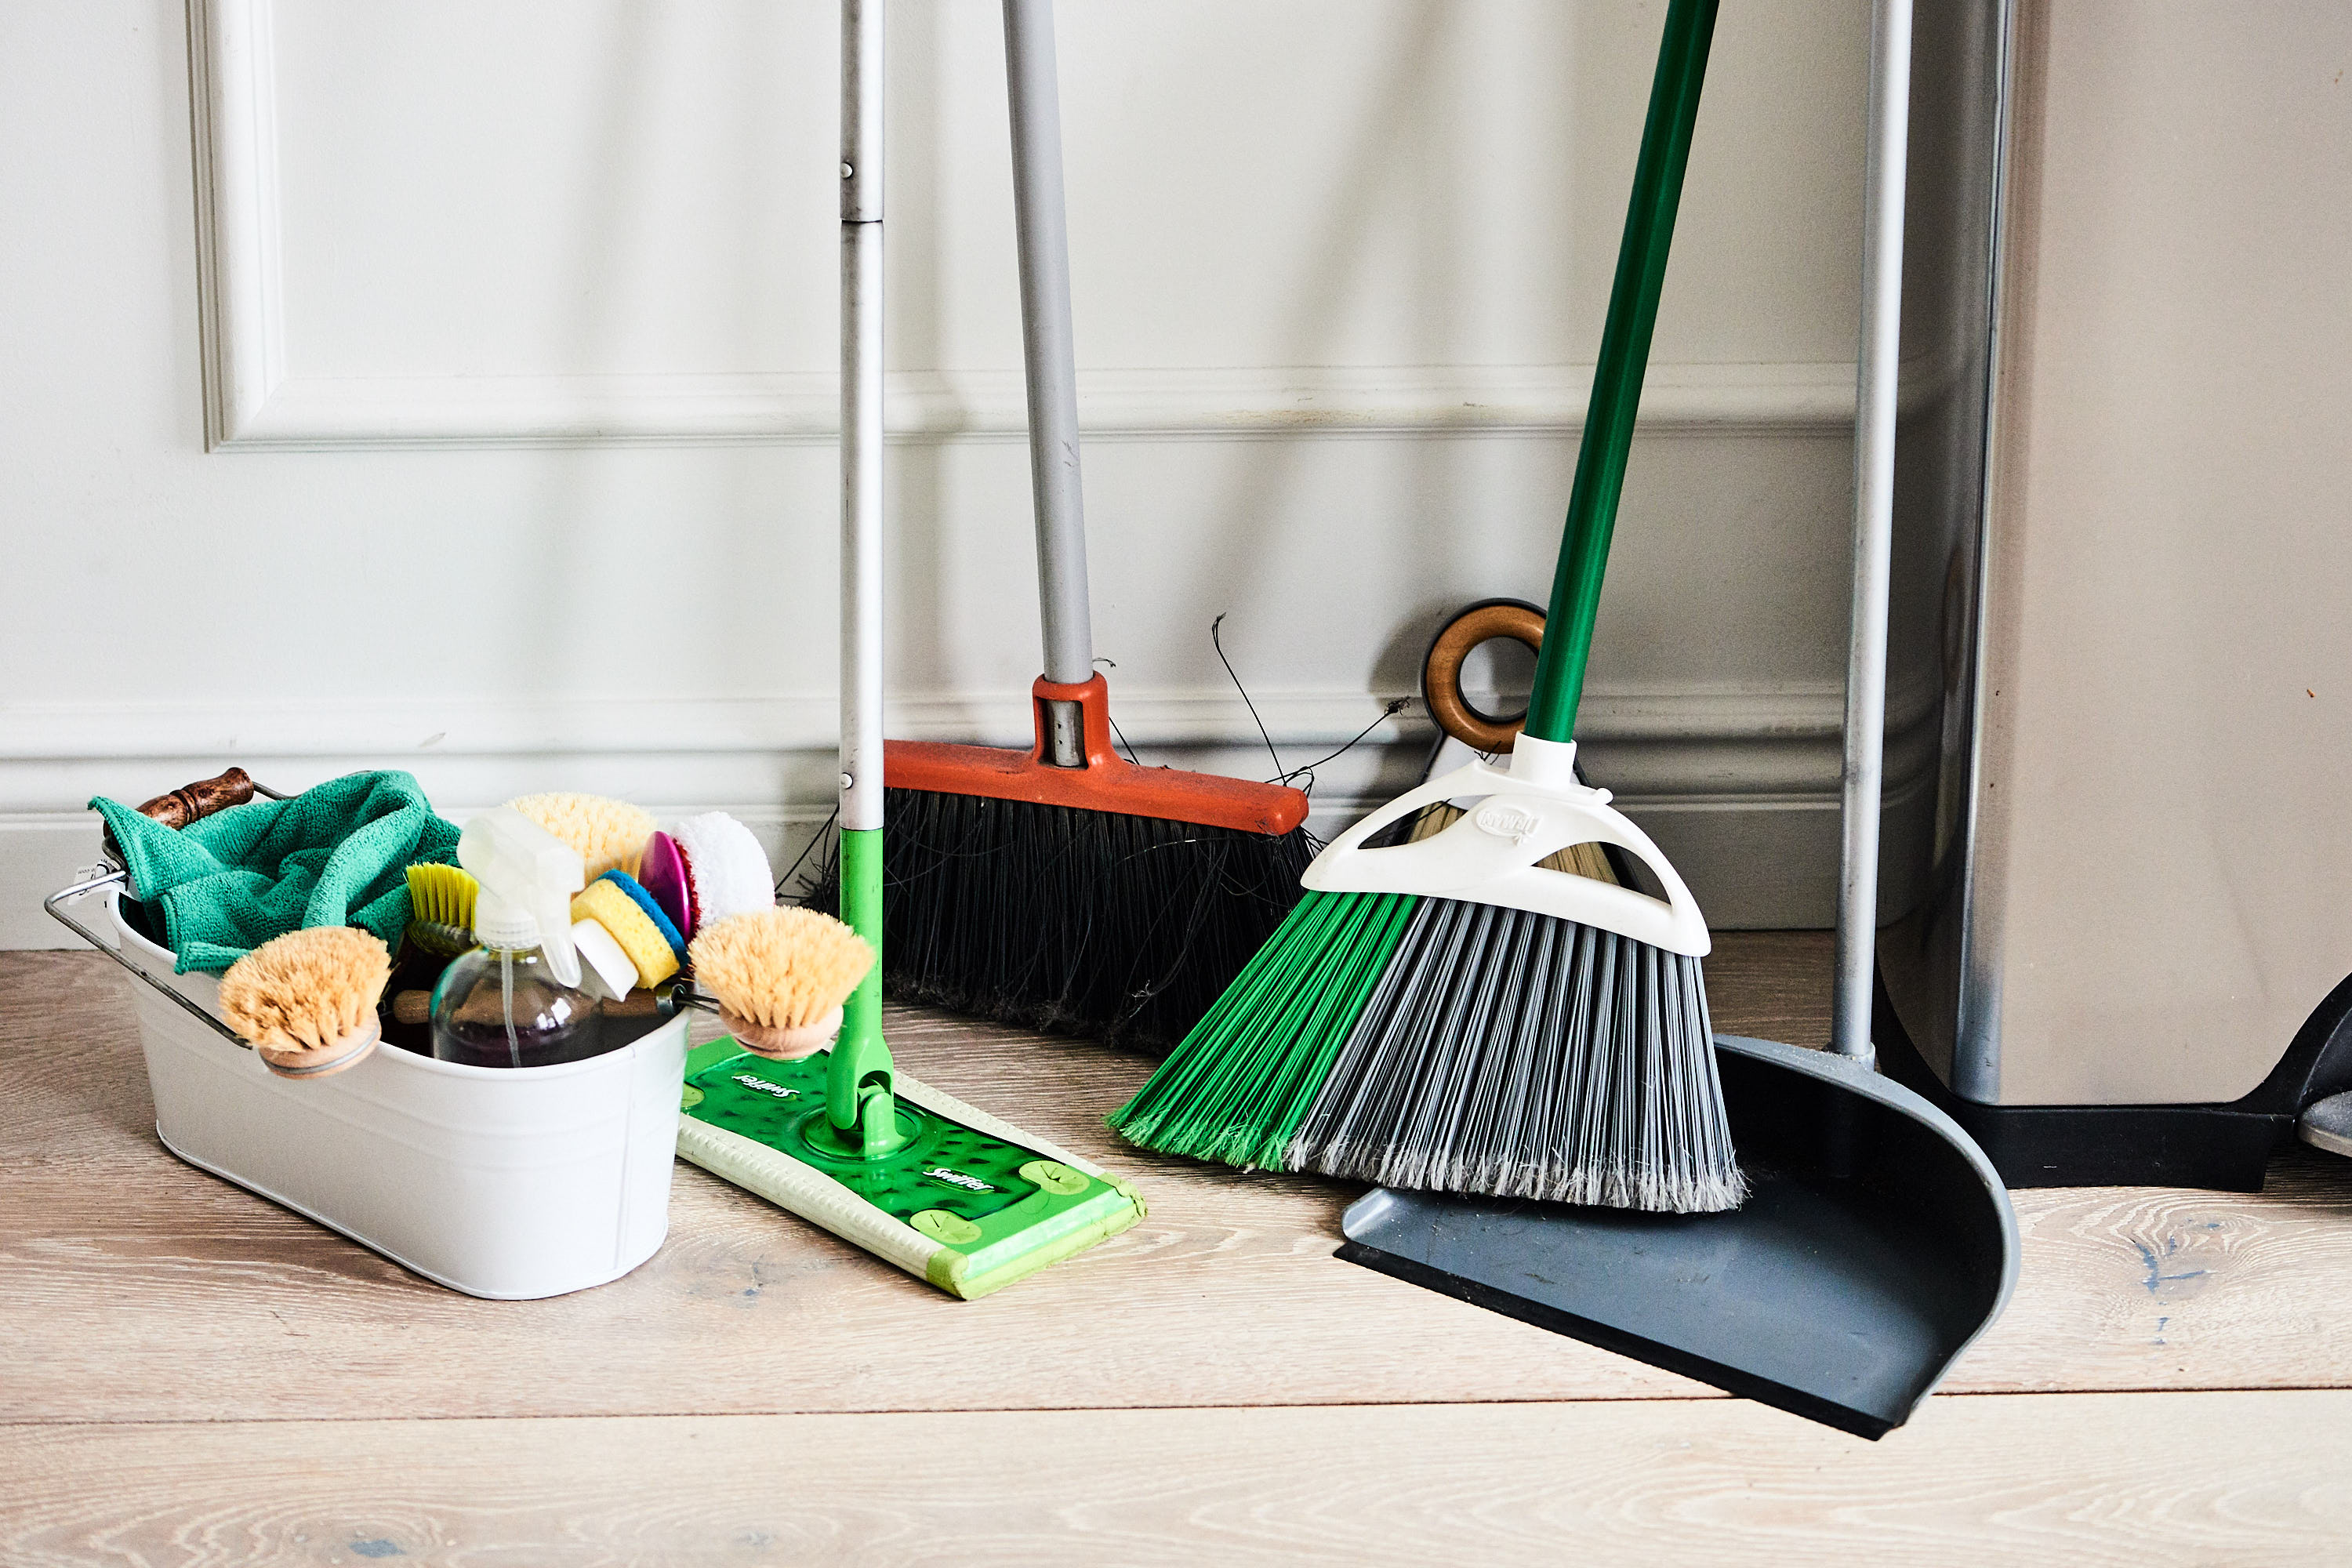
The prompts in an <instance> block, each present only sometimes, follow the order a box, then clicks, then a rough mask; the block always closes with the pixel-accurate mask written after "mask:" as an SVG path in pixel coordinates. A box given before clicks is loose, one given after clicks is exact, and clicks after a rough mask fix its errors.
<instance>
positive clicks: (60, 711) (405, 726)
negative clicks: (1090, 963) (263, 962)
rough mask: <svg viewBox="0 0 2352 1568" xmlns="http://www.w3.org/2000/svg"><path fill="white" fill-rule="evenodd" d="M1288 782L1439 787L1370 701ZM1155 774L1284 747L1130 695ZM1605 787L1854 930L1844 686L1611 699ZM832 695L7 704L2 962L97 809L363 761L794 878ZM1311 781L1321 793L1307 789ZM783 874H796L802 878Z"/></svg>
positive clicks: (1672, 835) (993, 737)
mask: <svg viewBox="0 0 2352 1568" xmlns="http://www.w3.org/2000/svg"><path fill="white" fill-rule="evenodd" d="M1255 696H1256V706H1257V710H1258V715H1259V717H1260V718H1262V719H1263V720H1264V721H1265V726H1266V729H1267V731H1269V732H1270V734H1271V736H1272V743H1273V745H1274V746H1275V747H1276V749H1277V751H1278V753H1279V756H1280V760H1281V761H1280V765H1281V766H1282V767H1284V768H1291V767H1296V766H1297V765H1299V764H1300V763H1307V762H1309V761H1313V760H1315V759H1317V758H1318V757H1322V756H1324V755H1325V754H1326V753H1328V752H1332V751H1334V750H1336V749H1338V748H1339V747H1340V746H1342V745H1343V744H1344V743H1345V742H1348V741H1349V740H1350V739H1351V738H1353V737H1355V736H1357V735H1358V734H1359V733H1360V732H1361V731H1365V730H1366V727H1367V725H1370V732H1369V733H1368V734H1366V735H1365V736H1364V738H1363V740H1362V742H1361V743H1360V744H1359V745H1357V746H1356V747H1354V748H1353V749H1352V750H1349V751H1348V752H1345V754H1343V755H1342V756H1340V757H1339V758H1338V759H1337V760H1334V761H1329V762H1326V763H1324V764H1323V765H1322V766H1321V767H1319V768H1318V770H1317V773H1316V779H1315V787H1314V791H1313V803H1314V809H1313V814H1312V815H1311V816H1309V818H1308V826H1309V828H1310V829H1311V830H1312V831H1314V832H1316V833H1318V834H1319V835H1321V836H1323V837H1329V836H1330V835H1332V834H1334V833H1336V832H1338V831H1339V829H1340V828H1341V827H1343V826H1346V825H1347V824H1349V822H1352V821H1354V820H1355V819H1356V817H1357V816H1360V815H1361V814H1362V813H1363V812H1364V811H1366V810H1369V809H1370V808H1371V807H1372V806H1374V805H1378V804H1380V803H1381V802H1382V801H1385V800H1388V799H1391V798H1392V797H1394V796H1395V795H1397V794H1399V793H1401V792H1402V790H1403V789H1405V788H1406V787H1409V786H1410V784H1412V783H1413V782H1415V781H1416V780H1417V779H1418V777H1419V770H1420V768H1421V767H1422V765H1423V762H1424V760H1425V758H1426V755H1427V752H1428V744H1429V735H1430V731H1429V729H1428V726H1427V723H1426V721H1425V720H1424V719H1423V718H1422V717H1421V716H1420V715H1419V714H1418V712H1417V711H1416V710H1414V709H1412V707H1410V706H1408V707H1407V708H1405V709H1404V710H1401V711H1399V712H1396V713H1394V714H1391V715H1389V716H1388V717H1386V718H1383V717H1382V716H1381V715H1382V710H1383V708H1384V707H1385V706H1386V705H1387V700H1386V699H1384V698H1383V697H1382V696H1381V695H1380V694H1376V693H1368V692H1363V691H1353V692H1335V691H1267V692H1263V693H1257V694H1255ZM1027 710H1028V700H1027V696H1026V693H1024V692H1017V691H1009V692H972V693H948V694H934V695H926V696H919V697H912V698H908V699H905V700H894V701H893V702H892V704H891V706H890V732H891V733H892V734H894V735H899V736H903V737H906V738H908V739H942V740H944V739H966V740H976V741H980V742H983V743H989V744H996V745H1009V744H1021V743H1024V742H1025V740H1026V737H1025V735H1024V734H1023V733H1022V732H1021V731H1020V725H1021V723H1022V722H1023V721H1024V716H1025V715H1026V713H1027ZM1119 721H1120V725H1121V729H1122V731H1123V732H1124V734H1125V736H1126V738H1127V740H1128V741H1129V742H1131V744H1132V745H1133V746H1134V747H1135V748H1136V749H1137V752H1138V754H1139V758H1140V760H1141V761H1143V762H1145V763H1151V764H1166V765H1171V766H1177V767H1192V768H1199V769H1202V770H1203V771H1208V772H1216V773H1231V774H1234V775H1235V776H1245V777H1264V776H1266V775H1267V774H1268V773H1272V772H1274V771H1275V769H1276V763H1275V761H1274V760H1273V759H1271V758H1269V757H1268V755H1267V752H1266V749H1265V748H1266V744H1267V742H1265V740H1264V738H1262V737H1261V736H1259V735H1258V734H1257V733H1256V731H1255V726H1254V725H1253V724H1252V723H1251V722H1250V716H1249V713H1248V710H1246V709H1244V707H1243V706H1242V704H1241V702H1240V701H1239V700H1238V699H1237V698H1235V697H1234V695H1233V694H1232V693H1231V691H1230V690H1226V691H1223V692H1219V691H1214V690H1194V691H1185V690H1176V691H1157V692H1154V691H1132V692H1122V693H1121V695H1120V700H1119ZM1580 732H1581V742H1580V743H1581V744H1582V745H1583V748H1584V751H1583V756H1584V759H1585V761H1586V764H1587V767H1588V769H1589V771H1590V773H1591V776H1592V777H1593V778H1594V779H1595V780H1596V782H1599V783H1601V784H1606V785H1607V786H1609V787H1610V788H1612V789H1613V790H1615V791H1616V792H1617V795H1618V800H1619V804H1620V805H1622V807H1623V808H1624V809H1625V811H1626V812H1627V814H1628V815H1629V816H1632V817H1633V819H1634V820H1635V821H1637V822H1639V823H1641V824H1642V825H1643V827H1644V828H1645V829H1647V830H1648V831H1649V832H1650V833H1651V834H1652V835H1653V836H1654V837H1656V839H1657V840H1658V842H1659V845H1660V846H1661V847H1663V848H1664V850H1665V852H1666V854H1667V856H1668V858H1670V859H1672V860H1673V861H1674V863H1675V867H1676V868H1677V869H1678V870H1680V871H1681V872H1682V874H1683V876H1684V878H1685V880H1687V881H1688V882H1689V883H1690V885H1691V888H1692V890H1693V892H1694V893H1695V894H1696V896H1697V898H1698V900H1699V902H1700V905H1701V907H1702V908H1703V909H1705V910H1706V912H1707V915H1708V919H1709V921H1710V922H1711V923H1712V924H1714V925H1716V926H1717V927H1718V928H1722V929H1754V928H1773V927H1804V926H1820V925H1826V924H1829V923H1830V922H1831V921H1832V914H1833V910H1834V898H1835V879H1836V864H1837V780H1838V750H1837V747H1838V742H1837V733H1838V699H1837V694H1836V693H1835V692H1834V691H1833V690H1831V689H1814V688H1777V689H1763V690H1723V689H1683V690H1647V689H1645V690H1620V691H1595V692H1592V693H1589V694H1588V696H1587V699H1586V702H1585V709H1584V714H1583V719H1582V723H1581V731H1580ZM834 736H835V717H834V710H833V704H832V700H831V699H830V697H829V696H828V697H824V698H819V697H784V698H776V699H763V700H749V699H747V700H733V699H700V700H693V699H688V700H660V701H656V700H590V699H550V700H529V701H497V702H484V701H476V700H460V701H451V700H440V701H436V700H375V701H352V702H339V703H326V702H313V703H269V702H244V703H216V704H210V705H203V704H168V705H167V704H147V703H110V704H89V703H84V704H72V705H68V704H11V705H8V706H6V707H0V947H43V946H58V945H69V944H70V942H71V941H72V939H71V937H70V935H69V933H68V932H67V931H65V930H64V929H63V928H62V927H60V926H58V924H57V923H56V922H55V921H49V920H47V919H46V918H45V917H44V916H43V915H42V914H41V912H40V909H39V904H40V900H41V899H42V898H43V897H44V896H46V895H47V893H49V892H52V891H54V890H55V889H58V888H60V887H63V886H65V885H66V884H67V883H68V881H70V880H71V879H72V877H73V874H74V872H75V871H76V870H77V869H79V868H81V867H82V866H86V865H88V864H89V862H90V861H91V860H92V859H94V858H95V857H96V855H97V845H98V838H97V829H96V826H95V822H94V819H93V818H92V817H91V816H89V813H88V812H87V811H86V810H85V809H84V807H85V803H86V802H87V801H88V800H89V797H90V796H92V795H110V796H112V797H113V798H115V799H118V800H126V801H138V800H142V799H145V798H146V797H148V796H149V795H155V794H159V793H161V792H162V791H163V790H166V789H170V788H173V787H175V786H176V785H179V784H184V783H187V782H188V781H189V780H191V779H196V778H202V777H205V776H207V775H208V774H210V773H216V772H218V771H219V770H220V768H222V767H223V766H225V765H226V764H227V763H232V762H234V763H241V764H243V765H244V766H246V767H247V768H248V769H250V770H251V771H252V772H253V773H254V775H255V776H256V777H257V778H259V779H261V780H263V781H264V782H265V783H268V784H275V785H276V786H277V787H278V788H281V789H287V790H296V789H301V788H305V787H308V786H309V785H310V784H316V783H318V782H320V781H321V780H323V779H327V778H331V777H334V776H336V775H337V774H339V773H346V772H351V771H353V770H356V769H360V768H380V767H399V768H405V769H407V770H408V771H410V772H412V773H415V774H416V776H417V778H418V780H419V781H420V782H421V783H422V784H424V786H425V791H426V793H427V794H428V795H430V796H431V797H432V798H433V799H434V800H435V801H436V803H438V804H439V805H441V807H442V809H443V810H444V811H445V812H446V813H448V814H449V815H452V816H458V817H462V816H465V815H467V813H468V812H469V811H471V810H473V809H476V808H478V806H479V805H482V804H486V803H496V802H498V801H500V800H504V799H508V798H509V797H510V796H512V795H517V794H520V793H523V792H526V791H530V790H537V789H558V788H560V789H579V790H588V791H593V792H595V793H598V794H605V795H619V796H622V797H625V798H626V799H630V800H635V801H637V802H639V803H640V804H642V805H646V807H647V808H648V809H650V810H652V811H654V812H655V813H656V815H657V816H665V817H673V816H685V815H688V814H689V813H691V812H695V811H701V810H714V809H717V810H728V811H731V812H733V813H735V814H736V815H737V816H741V817H742V818H743V819H744V820H745V821H746V822H748V823H750V824H751V826H752V827H753V828H754V830H755V831H757V832H759V833H760V834H761V837H763V838H765V839H767V840H768V842H769V847H770V848H771V851H772V852H776V853H781V854H782V856H783V860H784V861H786V862H788V861H789V860H790V859H791V858H793V856H795V855H797V854H798V853H799V852H800V850H801V848H802V847H803V846H804V845H805V844H806V843H807V841H808V839H809V837H811V836H812V835H813V834H814V832H815V831H816V829H817V828H818V827H819V826H821V825H822V824H823V823H824V821H825V819H826V818H827V816H829V814H830V812H831V808H832V797H833V793H834V789H835V776H836V773H837V769H836V764H835V760H834V756H833V751H832V748H833V745H834V743H835V742H834ZM1302 782H1303V781H1302ZM779 869H780V870H781V869H782V862H780V864H779Z"/></svg>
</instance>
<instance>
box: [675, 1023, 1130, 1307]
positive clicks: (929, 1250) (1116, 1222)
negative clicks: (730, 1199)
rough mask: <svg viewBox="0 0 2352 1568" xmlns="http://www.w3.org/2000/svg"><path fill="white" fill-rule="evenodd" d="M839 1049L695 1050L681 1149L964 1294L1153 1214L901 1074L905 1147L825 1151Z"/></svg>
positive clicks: (728, 1045)
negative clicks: (790, 1053)
mask: <svg viewBox="0 0 2352 1568" xmlns="http://www.w3.org/2000/svg"><path fill="white" fill-rule="evenodd" d="M831 1056H832V1053H831V1052H830V1051H819V1052H818V1053H817V1054H815V1055H814V1056H811V1057H803V1058H801V1059H799V1060H797V1061H777V1060H774V1059H772V1058H767V1057H761V1056H755V1055H752V1054H751V1052H748V1051H746V1050H744V1049H743V1048H742V1047H740V1046H739V1045H738V1044H736V1042H735V1041H734V1039H733V1038H732V1037H722V1038H720V1039H717V1040H713V1041H711V1042H710V1043H709V1044H708V1045H705V1046H701V1047H697V1048H696V1050H695V1051H694V1053H693V1054H692V1055H691V1056H689V1057H688V1058H687V1063H686V1092H685V1096H684V1100H685V1111H686V1114H685V1115H684V1116H683V1117H681V1118H680V1119H679V1121H678V1136H677V1152H678V1153H679V1154H680V1155H682V1156H684V1157H685V1158H686V1159H688V1160H691V1161H693V1162H694V1163H696V1164H698V1165H699V1166H701V1167H702V1168H703V1169H704V1170H706V1171H709V1173H711V1174H713V1175H715V1176H719V1177H720V1178H722V1179H724V1180H726V1181H730V1182H732V1183H734V1184H736V1185H737V1186H739V1187H742V1188H744V1189H745V1190H746V1191H749V1192H754V1193H757V1194H760V1195H761V1197H763V1198H766V1199H767V1200H768V1201H769V1202H771V1203H772V1204H775V1205H779V1206H780V1207H782V1208H787V1209H790V1210H791V1211H792V1212H793V1213H794V1214H796V1215H800V1216H801V1217H802V1218H803V1219H806V1220H812V1221H814V1222H815V1223H816V1224H818V1225H821V1226H824V1228H825V1229H827V1230H829V1231H831V1232H833V1233H834V1234H835V1236H838V1237H841V1238H842V1239H843V1240H845V1241H847V1242H849V1243H851V1244H852V1245H853V1246H856V1247H864V1248H865V1249H866V1251H868V1252H871V1253H873V1254H874V1255H875V1256H877V1258H883V1259H884V1260H886V1261H887V1262H890V1263H895V1264H897V1265H898V1267H899V1268H903V1269H905V1270H906V1271H907V1272H908V1273H909V1274H912V1275H914V1276H916V1277H917V1278H918V1279H927V1280H929V1281H930V1282H931V1283H932V1284H934V1285H936V1286H938V1287H939V1288H940V1289H942V1290H945V1291H947V1292H948V1293H949V1294H950V1295H952V1296H959V1297H961V1298H962V1299H963V1300H968V1301H969V1300H977V1299H978V1298H980V1297H982V1296H985V1295H987V1294H989V1293H990V1292H991V1291H994V1290H1001V1289H1003V1288H1004V1287H1005V1286H1007V1285H1010V1284H1012V1283H1013V1281H1014V1280H1016V1279H1023V1278H1025V1277H1026V1276H1028V1275H1031V1274H1034V1273H1036V1272H1037V1271H1038V1270H1039V1269H1041V1268H1046V1267H1047V1266H1048V1265H1051V1264H1054V1263H1058V1262H1060V1261H1061V1260H1062V1259H1063V1258H1068V1257H1071V1256H1072V1255H1074V1254H1076V1253H1079V1252H1083V1251H1085V1250H1086V1249H1087V1247H1092V1246H1094V1245H1095V1243H1097V1242H1098V1241H1102V1240H1104V1239H1106V1238H1108V1237H1114V1236H1117V1235H1118V1233H1119V1232H1120V1231H1123V1230H1125V1229H1127V1228H1128V1227H1129V1226H1131V1225H1133V1224H1135V1223H1136V1221H1138V1220H1139V1219H1141V1218H1142V1217H1143V1216H1144V1213H1145V1209H1144V1205H1143V1199H1142V1197H1141V1196H1140V1195H1139V1194H1138V1193H1137V1192H1136V1190H1135V1189H1134V1188H1133V1187H1131V1186H1129V1185H1128V1184H1126V1183H1125V1182H1123V1181H1121V1180H1119V1179H1118V1177H1116V1176H1113V1175H1110V1174H1108V1173H1106V1172H1104V1171H1102V1170H1101V1169H1099V1168H1098V1167H1097V1166H1095V1165H1092V1164H1089V1163H1087V1162H1086V1161H1084V1160H1081V1159H1079V1158H1078V1157H1077V1156H1076V1155H1075V1154H1072V1153H1069V1152H1066V1151H1065V1150H1061V1149H1057V1148H1055V1147H1054V1145H1052V1144H1050V1143H1047V1142H1044V1141H1043V1140H1042V1139H1038V1138H1034V1137H1032V1136H1031V1135H1030V1134H1028V1133H1025V1132H1023V1131H1019V1130H1018V1129H1016V1128H1014V1127H1013V1126H1012V1125H1011V1124H1010V1123H1007V1122H1004V1121H999V1120H998V1119H997V1118H995V1117H993V1116H991V1115H989V1114H988V1113H987V1112H986V1111H984V1110H977V1109H975V1108H973V1107H971V1106H969V1105H966V1104H964V1103H963V1102H962V1101H961V1100H956V1099H954V1098H953V1097H952V1096H950V1095H946V1094H942V1093H940V1091H939V1090H938V1089H932V1088H930V1087H929V1086H928V1085H926V1084H921V1083H918V1082H916V1081H915V1080H914V1079H910V1078H907V1077H905V1076H903V1075H902V1076H900V1077H899V1078H898V1082H897V1092H898V1121H899V1126H900V1128H901V1129H902V1130H903V1131H907V1132H908V1134H909V1138H908V1142H907V1144H906V1146H905V1147H904V1148H902V1149H900V1150H898V1152H896V1153H893V1154H890V1155H887V1156H886V1157H884V1158H882V1159H879V1160H851V1159H844V1158H841V1157H840V1156H838V1155H835V1154H832V1153H829V1152H826V1151H825V1150H824V1149H823V1148H821V1147H819V1146H818V1145H817V1144H815V1143H813V1142H810V1140H809V1139H808V1137H807V1136H806V1133H807V1132H809V1131H816V1130H818V1127H819V1124H821V1123H822V1122H823V1121H824V1115H825V1072H826V1068H827V1066H828V1063H829V1059H830V1058H831Z"/></svg>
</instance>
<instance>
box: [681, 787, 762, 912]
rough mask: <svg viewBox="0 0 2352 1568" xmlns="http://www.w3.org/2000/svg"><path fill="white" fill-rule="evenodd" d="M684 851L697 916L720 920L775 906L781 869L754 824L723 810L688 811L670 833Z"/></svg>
mask: <svg viewBox="0 0 2352 1568" xmlns="http://www.w3.org/2000/svg"><path fill="white" fill-rule="evenodd" d="M667 837H670V838H672V839H674V840H675V841H676V843H677V847H678V848H679V849H681V850H683V851H684V852H685V856H686V865H687V873H688V886H689V887H690V888H691V889H692V892H693V898H694V906H695V913H696V918H697V919H698V921H700V922H701V923H702V924H705V925H715V924H717V923H718V922H719V921H723V920H725V919H726V918H727V917H728V916H730V915H741V914H751V913H752V912H754V911H756V910H766V909H773V908H774V907H775V903H776V874H775V872H773V871H772V870H771V869H770V868H769V866H768V853H767V851H766V850H764V849H762V848H761V847H760V841H759V840H758V839H757V838H754V837H751V829H750V828H748V827H746V826H743V825H742V824H741V823H740V822H738V821H736V820H735V819H734V818H733V817H731V816H728V815H727V814H726V813H725V812H723V811H706V812H704V813H703V814H702V815H701V816H689V817H688V818H687V819H686V820H685V821H684V822H681V823H678V824H677V825H676V826H673V827H671V829H670V830H669V833H668V835H667Z"/></svg>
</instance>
